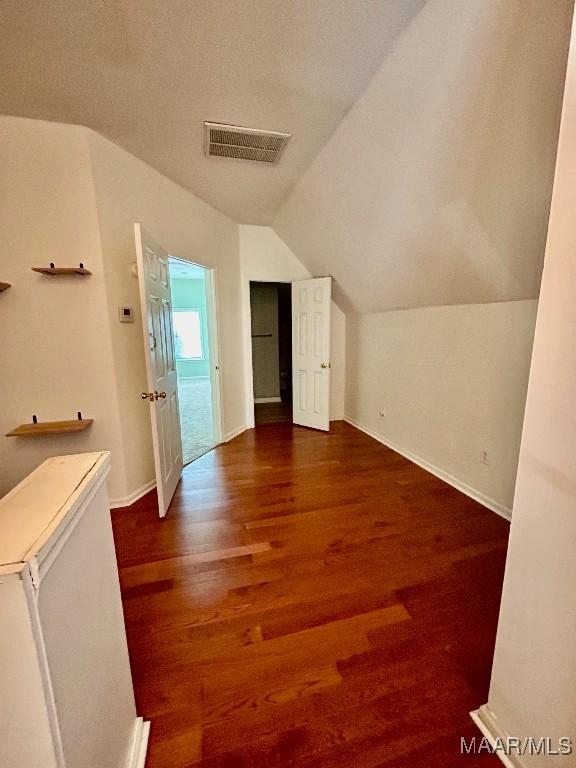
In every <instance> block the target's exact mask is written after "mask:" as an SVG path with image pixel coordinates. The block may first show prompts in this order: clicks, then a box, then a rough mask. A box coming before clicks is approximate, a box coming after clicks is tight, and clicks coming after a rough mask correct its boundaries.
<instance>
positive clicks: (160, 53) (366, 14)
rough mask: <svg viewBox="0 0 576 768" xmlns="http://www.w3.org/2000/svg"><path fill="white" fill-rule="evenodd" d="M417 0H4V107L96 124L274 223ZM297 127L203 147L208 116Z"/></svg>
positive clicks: (190, 184)
mask: <svg viewBox="0 0 576 768" xmlns="http://www.w3.org/2000/svg"><path fill="white" fill-rule="evenodd" d="M424 2H425V0H97V2H95V1H94V0H50V2H46V3H41V2H38V0H2V2H0V34H1V44H0V71H1V73H2V75H1V79H0V111H1V112H2V113H4V114H9V115H19V116H23V117H32V118H40V119H44V120H55V121H60V122H69V123H79V124H82V125H87V126H88V127H90V128H93V129H94V130H96V131H98V132H99V133H102V134H103V135H104V136H106V137H107V138H109V139H111V140H112V141H114V142H115V143H117V144H119V145H120V146H121V147H123V148H124V149H127V150H128V151H130V152H132V153H133V154H134V155H136V156H137V157H139V158H141V159H142V160H144V161H145V162H147V163H148V164H149V165H151V166H152V167H154V168H156V169H157V170H159V171H161V172H162V173H164V174H165V175H166V176H168V177H169V178H171V179H172V180H173V181H176V182H178V183H179V184H181V185H182V186H184V187H187V188H188V189H190V190H191V191H193V192H195V193H196V194H198V195H199V196H200V197H202V198H203V199H204V200H206V201H207V202H209V203H211V204H212V205H213V206H215V207H216V208H218V209H220V210H222V211H224V212H225V213H227V214H228V215H229V216H230V217H232V218H233V219H235V220H236V221H238V222H240V223H261V224H265V223H269V222H270V221H271V218H272V216H273V214H274V212H275V211H276V209H277V208H278V206H279V205H280V203H281V202H282V201H283V200H284V199H285V197H286V195H287V193H288V191H289V189H290V187H291V186H292V185H293V184H294V182H295V181H296V180H297V179H298V178H299V177H300V175H301V174H302V172H303V171H304V170H305V168H306V167H307V166H308V165H309V163H310V161H311V160H312V159H313V158H314V156H315V155H316V154H317V153H318V151H319V150H320V149H321V147H322V146H323V145H324V144H325V142H326V141H327V139H328V138H329V137H330V135H331V134H332V132H333V131H334V129H335V128H336V126H337V125H338V123H339V121H340V120H341V118H342V116H343V115H344V114H345V113H346V112H347V111H348V109H350V107H351V106H352V105H353V104H354V102H355V100H356V99H357V98H358V96H359V95H360V94H361V93H362V91H363V90H364V88H365V87H366V85H367V83H368V82H369V80H370V78H371V77H372V75H373V74H374V72H375V71H376V70H377V69H378V66H379V65H380V64H381V62H382V61H383V60H384V59H385V58H386V57H387V56H388V54H389V53H390V50H391V48H392V47H393V44H394V42H395V40H396V39H397V38H398V36H399V35H400V34H401V32H402V30H403V29H404V28H405V27H406V26H407V24H409V22H410V20H411V19H412V18H413V17H414V15H415V14H416V13H418V11H419V10H420V9H421V8H422V6H423V4H424ZM204 120H212V121H220V122H225V123H233V124H236V125H244V126H249V127H255V128H265V129H270V130H279V131H287V132H289V133H292V134H293V138H292V139H291V141H290V143H289V145H288V148H287V150H286V152H285V153H284V155H283V157H282V160H281V162H280V164H279V165H278V166H275V167H266V166H264V167H263V166H259V165H253V164H250V163H245V162H241V161H233V160H232V161H230V160H222V159H220V158H206V157H205V156H204V154H203V121H204Z"/></svg>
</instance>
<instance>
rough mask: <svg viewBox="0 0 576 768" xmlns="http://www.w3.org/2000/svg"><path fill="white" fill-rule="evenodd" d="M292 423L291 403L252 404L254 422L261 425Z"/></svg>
mask: <svg viewBox="0 0 576 768" xmlns="http://www.w3.org/2000/svg"><path fill="white" fill-rule="evenodd" d="M291 421H292V403H291V402H287V403H284V402H282V403H254V422H255V424H256V426H257V427H259V426H261V425H262V424H281V423H284V422H291Z"/></svg>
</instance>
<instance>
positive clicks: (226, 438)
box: [224, 424, 249, 443]
mask: <svg viewBox="0 0 576 768" xmlns="http://www.w3.org/2000/svg"><path fill="white" fill-rule="evenodd" d="M247 429H249V427H247V426H246V424H243V425H242V426H241V427H238V429H234V430H232V432H227V433H226V434H225V435H224V442H225V443H228V442H230V440H233V439H234V438H235V437H238V435H241V434H242V432H246V430H247Z"/></svg>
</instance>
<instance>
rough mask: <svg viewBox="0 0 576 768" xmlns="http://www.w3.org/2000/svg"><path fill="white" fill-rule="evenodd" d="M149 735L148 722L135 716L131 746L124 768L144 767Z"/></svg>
mask: <svg viewBox="0 0 576 768" xmlns="http://www.w3.org/2000/svg"><path fill="white" fill-rule="evenodd" d="M149 736H150V722H149V721H148V720H143V719H142V718H141V717H137V718H136V723H135V724H134V735H133V738H132V747H131V748H130V752H129V754H128V761H127V763H126V768H144V763H145V762H146V752H147V751H148V737H149Z"/></svg>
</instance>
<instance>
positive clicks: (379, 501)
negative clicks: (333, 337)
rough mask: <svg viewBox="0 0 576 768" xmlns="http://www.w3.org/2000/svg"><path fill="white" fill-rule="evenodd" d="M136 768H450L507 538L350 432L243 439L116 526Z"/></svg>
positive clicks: (486, 638) (118, 517) (487, 655)
mask: <svg viewBox="0 0 576 768" xmlns="http://www.w3.org/2000/svg"><path fill="white" fill-rule="evenodd" d="M113 525H114V533H115V540H116V547H117V553H118V561H119V566H120V579H121V584H122V594H123V601H124V611H125V617H126V627H127V632H128V642H129V649H130V657H131V663H132V670H133V675H134V680H135V688H136V697H137V705H138V713H139V714H140V715H143V716H144V717H145V718H146V719H150V720H151V721H152V730H151V740H150V746H149V755H148V760H147V764H146V765H147V768H187V766H201V767H202V768H248V766H250V767H252V766H253V767H255V768H256V767H257V768H272V767H273V766H290V767H291V768H304V767H306V768H311V767H312V766H317V767H318V768H348V766H354V767H355V768H408V767H409V768H419V767H421V768H452V766H454V767H456V766H468V767H469V768H480V766H492V767H493V768H496V767H497V766H499V765H500V762H499V761H498V759H497V758H496V757H495V756H493V755H486V754H483V755H480V756H472V755H461V754H460V737H461V736H463V737H465V738H466V739H470V738H471V737H472V736H477V738H478V740H479V739H480V734H479V732H478V731H477V730H476V729H475V727H474V726H473V724H472V722H471V720H470V718H469V715H468V713H469V711H470V710H471V709H474V708H475V707H477V706H479V705H480V704H483V703H484V702H485V701H486V700H487V692H488V679H489V673H490V666H491V658H492V651H493V644H494V637H495V630H496V621H497V614H498V604H499V599H500V590H501V582H502V575H503V568H504V559H505V552H506V544H507V535H508V524H507V523H506V522H505V521H504V520H502V519H501V518H499V517H498V516H497V515H495V514H494V513H492V512H490V511H488V510H486V509H485V508H483V507H482V506H480V505H479V504H477V503H475V502H474V501H472V500H470V499H469V498H467V497H466V496H464V495H462V494H460V493H459V492H457V491H456V490H454V489H452V488H451V487H449V486H447V485H446V484H445V483H443V482H442V481H440V480H438V479H436V478H435V477H433V476H432V475H430V474H428V473H427V472H425V471H424V470H422V469H420V468H419V467H417V466H415V465H414V464H411V463H410V462H409V461H407V460H406V459H404V458H403V457H401V456H399V455H398V454H396V453H394V452H393V451H391V450H388V449H387V448H385V447H383V446H382V445H380V444H379V443H377V442H376V441H374V440H372V439H371V438H369V437H367V436H365V435H364V434H362V433H361V432H359V431H358V430H356V429H354V428H353V427H351V426H349V425H347V424H345V423H343V422H336V423H333V426H332V431H331V432H330V433H329V434H326V433H321V432H313V431H311V430H306V429H302V428H298V427H293V426H292V425H285V424H281V425H270V426H266V427H262V428H259V429H255V430H251V431H249V432H246V433H244V434H243V435H241V436H240V437H238V438H236V439H235V440H233V441H232V442H230V443H228V444H226V445H224V446H221V447H219V448H217V449H216V450H214V451H212V452H210V453H209V454H206V455H205V456H203V457H202V458H200V459H198V460H197V461H196V462H194V463H193V464H192V465H190V466H189V467H188V468H187V469H186V470H185V472H184V475H183V478H182V483H181V485H180V487H179V488H178V490H177V493H176V496H175V499H174V502H173V505H172V507H171V509H170V511H169V513H168V517H167V518H166V519H165V520H163V521H161V520H159V519H158V518H157V509H156V501H155V498H154V493H150V494H148V495H147V496H146V497H144V498H143V499H142V500H141V501H139V502H137V503H136V504H134V505H133V506H132V507H130V508H127V509H124V510H116V511H114V512H113Z"/></svg>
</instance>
